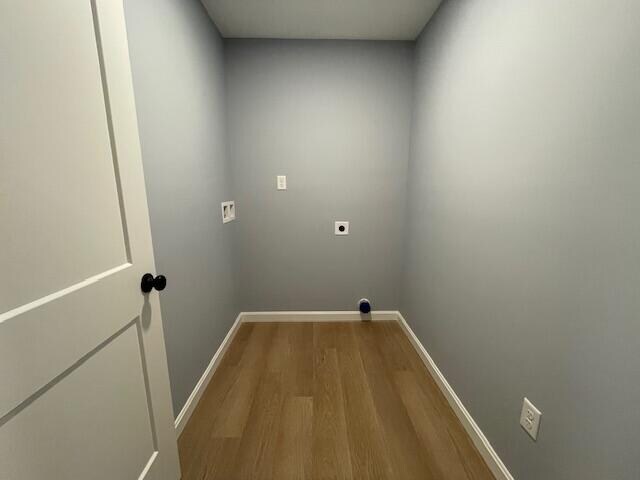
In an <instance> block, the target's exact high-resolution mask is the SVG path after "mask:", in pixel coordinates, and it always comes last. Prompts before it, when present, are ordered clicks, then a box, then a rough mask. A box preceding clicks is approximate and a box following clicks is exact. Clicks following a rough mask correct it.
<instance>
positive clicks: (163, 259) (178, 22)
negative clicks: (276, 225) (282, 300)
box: [124, 0, 239, 414]
mask: <svg viewBox="0 0 640 480" xmlns="http://www.w3.org/2000/svg"><path fill="white" fill-rule="evenodd" d="M124 3H125V9H126V17H127V27H128V33H129V48H130V52H131V62H132V68H133V80H134V88H135V94H136V106H137V109H138V123H139V126H140V137H141V142H142V154H143V161H144V169H145V176H146V181H147V193H148V197H149V208H150V213H151V229H152V234H153V243H154V249H155V255H156V265H157V269H158V272H162V273H164V274H166V275H167V278H168V286H167V289H166V290H165V291H164V292H162V295H161V296H160V298H161V304H162V316H163V320H164V331H165V340H166V345H167V355H168V361H169V373H170V378H171V386H172V392H173V404H174V412H175V413H176V414H177V413H178V412H179V411H180V409H181V408H182V406H183V405H184V402H185V401H186V399H187V397H188V396H189V394H190V393H191V391H192V390H193V387H194V386H195V384H196V382H197V381H198V379H199V378H200V376H201V375H202V373H203V372H204V370H205V368H206V366H207V364H208V363H209V361H210V360H211V357H212V356H213V354H214V352H215V351H216V350H217V348H218V346H219V345H220V342H221V341H222V339H223V338H224V336H225V334H226V333H227V331H228V330H229V328H230V326H231V324H232V322H233V321H234V319H235V317H236V315H237V314H238V312H239V307H238V303H237V301H236V294H235V289H234V275H233V274H234V269H233V262H232V257H233V246H232V241H233V238H232V235H233V234H234V232H233V230H234V228H235V225H234V224H233V223H230V224H227V225H223V224H222V221H221V218H220V202H221V201H224V200H229V199H230V198H231V197H232V190H231V189H230V186H229V185H230V171H229V168H228V165H227V162H226V152H225V126H224V75H223V67H224V60H223V44H222V40H221V38H220V36H219V34H218V32H217V30H216V29H215V27H214V25H213V23H212V22H211V21H210V20H209V18H208V17H207V15H206V12H205V10H204V8H203V6H202V5H201V4H200V2H198V1H197V0H154V1H153V2H151V1H148V0H125V2H124Z"/></svg>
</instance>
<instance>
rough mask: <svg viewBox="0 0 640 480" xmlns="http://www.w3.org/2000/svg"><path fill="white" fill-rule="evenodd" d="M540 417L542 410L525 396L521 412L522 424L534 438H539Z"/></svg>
mask: <svg viewBox="0 0 640 480" xmlns="http://www.w3.org/2000/svg"><path fill="white" fill-rule="evenodd" d="M540 417H542V412H541V411H540V410H538V409H537V408H536V407H535V406H534V405H533V403H531V402H530V401H529V399H528V398H527V397H525V398H524V401H523V402H522V412H521V413H520V425H521V426H522V428H524V431H525V432H527V433H528V434H529V436H530V437H531V438H533V439H534V440H535V439H537V438H538V429H539V428H540Z"/></svg>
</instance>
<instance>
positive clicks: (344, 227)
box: [334, 221, 349, 235]
mask: <svg viewBox="0 0 640 480" xmlns="http://www.w3.org/2000/svg"><path fill="white" fill-rule="evenodd" d="M334 233H335V234H336V235H349V222H345V221H338V222H336V223H335V228H334Z"/></svg>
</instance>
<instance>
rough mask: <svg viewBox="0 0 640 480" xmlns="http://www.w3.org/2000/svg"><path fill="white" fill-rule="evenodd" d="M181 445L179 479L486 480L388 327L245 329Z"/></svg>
mask: <svg viewBox="0 0 640 480" xmlns="http://www.w3.org/2000/svg"><path fill="white" fill-rule="evenodd" d="M179 447H180V460H181V464H182V472H183V475H182V479H183V480H196V479H197V480H205V479H206V480H213V479H223V480H235V479H242V480H245V479H246V480H254V479H256V480H258V479H277V480H287V479H318V480H325V479H397V480H411V479H420V480H427V479H443V480H457V479H461V480H467V479H469V480H470V479H476V480H479V479H493V476H492V475H491V473H490V471H489V470H488V468H487V466H486V465H485V463H484V462H483V460H482V458H481V457H480V455H479V454H478V452H477V451H476V450H475V448H474V446H473V444H472V443H471V440H470V439H469V438H468V436H467V435H466V433H465V431H464V430H463V428H462V426H461V425H460V423H459V422H458V420H457V418H456V417H455V415H454V413H453V411H452V410H451V408H450V407H449V405H448V404H447V402H446V400H445V398H444V397H443V396H442V394H441V393H440V390H439V389H438V387H437V385H436V384H435V382H434V381H433V379H432V378H431V377H430V375H429V373H428V372H427V370H426V368H425V367H424V365H423V364H422V362H421V360H420V358H419V357H418V355H417V354H416V352H415V350H414V349H413V347H412V346H411V344H410V343H409V341H408V339H407V338H406V336H405V335H404V333H403V331H402V330H401V329H400V327H399V325H398V324H397V323H396V322H350V323H246V324H243V325H242V326H241V327H240V329H239V331H238V333H237V334H236V337H235V339H234V340H233V342H232V344H231V345H230V347H229V350H228V351H227V353H226V355H225V357H224V359H223V360H222V363H221V364H220V366H219V367H218V370H217V371H216V373H215V376H214V377H213V379H212V381H211V383H210V384H209V387H208V388H207V390H206V392H205V393H204V395H203V396H202V399H201V401H200V403H199V405H198V407H197V409H196V411H195V412H194V414H193V415H192V417H191V419H190V421H189V423H188V425H187V426H186V428H185V430H184V432H183V434H182V435H181V437H180V439H179Z"/></svg>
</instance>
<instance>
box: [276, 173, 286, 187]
mask: <svg viewBox="0 0 640 480" xmlns="http://www.w3.org/2000/svg"><path fill="white" fill-rule="evenodd" d="M276 187H277V189H278V190H286V189H287V176H286V175H278V176H277V177H276Z"/></svg>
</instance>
